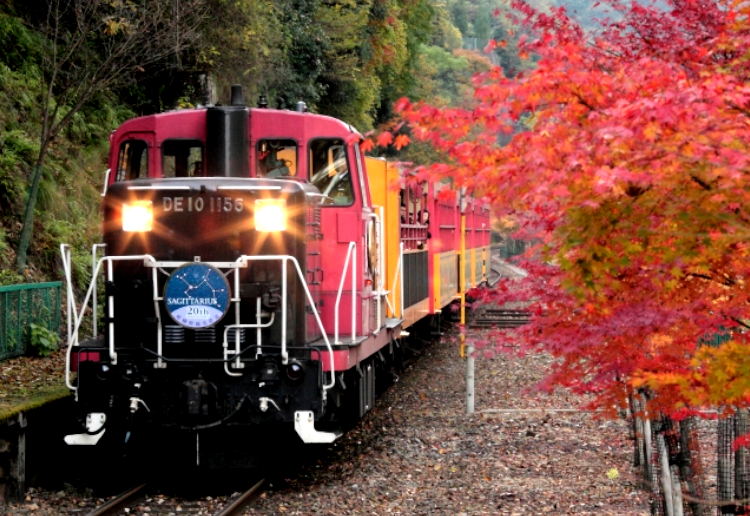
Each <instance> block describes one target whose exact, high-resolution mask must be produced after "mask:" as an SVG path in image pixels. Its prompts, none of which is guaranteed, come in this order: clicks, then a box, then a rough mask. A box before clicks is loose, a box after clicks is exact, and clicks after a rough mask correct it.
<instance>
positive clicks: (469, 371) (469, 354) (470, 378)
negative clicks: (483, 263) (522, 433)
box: [459, 188, 474, 414]
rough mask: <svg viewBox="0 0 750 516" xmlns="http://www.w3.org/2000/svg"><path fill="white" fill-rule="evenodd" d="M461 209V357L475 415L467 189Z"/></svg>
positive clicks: (468, 404) (468, 409) (468, 402)
mask: <svg viewBox="0 0 750 516" xmlns="http://www.w3.org/2000/svg"><path fill="white" fill-rule="evenodd" d="M459 199H460V201H459V208H460V213H461V251H460V253H461V254H460V256H461V259H460V260H459V264H460V268H461V270H460V272H459V283H460V285H459V292H460V293H461V355H462V356H463V354H464V350H466V413H467V414H473V413H474V344H473V342H471V341H470V342H469V347H468V349H467V348H466V205H467V201H466V188H461V193H460V198H459Z"/></svg>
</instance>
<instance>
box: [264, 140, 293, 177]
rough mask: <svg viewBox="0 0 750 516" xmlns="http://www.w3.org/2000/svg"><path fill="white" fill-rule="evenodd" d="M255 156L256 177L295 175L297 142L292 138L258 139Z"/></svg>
mask: <svg viewBox="0 0 750 516" xmlns="http://www.w3.org/2000/svg"><path fill="white" fill-rule="evenodd" d="M257 156H258V162H257V168H256V170H257V171H258V177H296V176H297V142H295V141H294V140H260V141H259V142H258V153H257Z"/></svg>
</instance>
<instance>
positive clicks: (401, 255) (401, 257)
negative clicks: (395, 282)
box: [398, 242, 404, 319]
mask: <svg viewBox="0 0 750 516" xmlns="http://www.w3.org/2000/svg"><path fill="white" fill-rule="evenodd" d="M398 262H399V265H400V266H401V267H400V270H399V277H400V278H401V294H400V296H399V298H400V300H401V318H402V319H403V318H404V243H403V242H401V243H400V244H399V248H398Z"/></svg>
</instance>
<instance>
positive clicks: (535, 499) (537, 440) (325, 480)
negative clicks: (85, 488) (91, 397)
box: [0, 331, 650, 516]
mask: <svg viewBox="0 0 750 516" xmlns="http://www.w3.org/2000/svg"><path fill="white" fill-rule="evenodd" d="M470 338H471V335H470ZM549 363H550V359H549V358H548V357H546V356H540V355H536V356H532V355H527V356H525V357H523V358H519V357H516V356H510V355H497V356H494V357H491V358H484V357H482V358H477V360H476V374H475V376H476V381H475V383H476V402H475V408H476V413H475V414H473V415H466V414H465V411H466V409H465V398H466V396H465V370H466V362H465V360H463V359H461V358H460V356H459V346H458V343H457V338H456V332H455V331H453V332H451V333H449V334H446V335H445V336H444V337H443V339H442V341H441V342H437V343H435V344H433V345H432V346H430V347H428V348H426V349H424V350H423V351H422V356H421V357H419V358H418V359H416V360H415V361H413V362H412V364H411V365H410V366H409V367H408V368H407V369H406V370H405V371H402V372H400V373H399V376H400V377H399V381H398V382H397V383H395V384H394V385H393V386H391V387H390V388H389V389H388V390H387V391H386V392H385V393H383V394H382V395H381V397H380V398H379V399H378V401H377V403H376V405H375V407H374V408H373V410H372V411H370V413H369V414H368V415H367V416H366V417H365V419H364V420H363V421H362V422H361V423H360V424H358V425H357V426H356V427H355V428H354V429H353V430H351V431H350V432H349V433H347V434H346V435H345V436H343V437H342V438H341V439H339V440H338V441H337V442H336V443H334V444H333V445H330V446H328V447H327V448H326V447H324V446H322V447H321V450H322V451H321V452H320V453H317V454H315V456H316V457H317V458H315V459H313V460H311V461H307V462H306V465H304V466H302V467H300V468H299V470H298V471H297V472H296V473H293V474H290V476H289V478H284V479H279V478H277V479H275V480H273V485H272V486H270V487H269V488H268V490H267V491H266V492H265V493H263V495H262V496H261V498H260V499H258V500H256V501H255V502H253V503H252V504H251V505H250V507H248V508H247V509H246V510H245V514H247V515H269V516H270V515H275V516H278V515H285V516H286V515H313V514H315V515H337V516H338V515H371V514H372V515H388V514H402V515H436V514H437V515H446V516H447V515H451V516H456V515H537V514H577V515H579V514H580V515H585V514H597V515H618V516H636V515H638V516H641V515H643V516H646V515H648V514H650V511H649V510H648V505H647V501H648V500H647V496H646V493H644V492H643V491H640V490H639V489H637V488H636V487H635V486H636V479H635V474H634V471H633V468H632V452H633V442H632V440H631V439H630V438H629V432H628V425H627V423H626V422H625V421H622V420H619V421H606V420H597V419H595V418H594V417H593V416H592V415H591V414H590V413H588V412H584V411H580V410H578V407H579V406H580V405H581V403H582V400H581V399H580V398H577V397H576V396H574V395H571V394H569V393H564V392H561V393H556V394H553V395H547V394H541V393H538V392H534V391H533V389H532V387H533V386H534V384H535V383H536V382H538V381H539V380H540V379H541V378H542V376H543V374H544V371H545V370H546V368H547V366H548V365H549ZM65 491H67V492H65ZM83 496H84V497H85V495H83ZM80 497H81V491H80V487H79V488H77V489H75V490H74V489H72V488H71V489H69V490H63V491H57V492H54V491H45V490H43V489H34V490H32V491H31V492H30V493H29V495H28V497H27V498H26V500H25V501H24V502H22V503H20V504H14V505H12V506H8V507H0V513H2V514H13V515H40V516H41V515H44V516H46V515H54V514H64V513H68V514H70V513H71V509H73V508H74V507H76V505H78V503H79V502H80ZM89 503H90V502H89ZM80 505H84V504H83V503H80ZM63 508H64V509H63ZM4 510H5V512H3V511H4ZM72 512H76V511H75V510H74V509H73V510H72ZM129 514H138V515H140V514H141V513H140V512H139V511H138V510H137V509H136V510H134V511H132V512H130V513H129ZM143 514H147V513H146V512H143ZM176 514H180V513H179V512H176ZM206 514H210V511H206Z"/></svg>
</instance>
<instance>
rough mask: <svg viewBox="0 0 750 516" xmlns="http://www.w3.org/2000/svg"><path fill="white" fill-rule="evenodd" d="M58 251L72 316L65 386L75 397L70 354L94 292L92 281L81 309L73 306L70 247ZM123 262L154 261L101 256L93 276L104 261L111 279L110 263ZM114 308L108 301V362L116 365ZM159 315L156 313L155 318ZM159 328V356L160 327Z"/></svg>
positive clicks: (140, 256)
mask: <svg viewBox="0 0 750 516" xmlns="http://www.w3.org/2000/svg"><path fill="white" fill-rule="evenodd" d="M60 251H61V252H62V255H63V267H64V269H65V278H66V280H67V282H68V302H69V303H70V305H69V306H70V312H71V313H72V314H73V315H74V318H73V319H74V324H73V328H72V331H69V333H68V349H67V352H66V354H65V385H66V386H67V387H68V388H69V389H70V390H72V391H74V392H75V393H76V396H77V395H78V388H77V387H74V386H73V385H72V383H71V380H70V360H71V354H72V351H73V347H74V346H78V330H79V328H80V327H81V322H82V321H83V315H84V313H85V311H86V307H87V306H88V304H89V300H90V299H91V296H92V293H93V291H94V282H93V281H92V282H91V284H90V285H89V288H88V290H87V291H86V296H85V297H84V299H83V303H81V309H80V310H78V309H77V308H76V306H75V300H74V298H73V285H72V281H71V279H72V278H71V276H72V275H71V263H70V247H69V246H68V245H67V244H62V245H61V246H60ZM125 260H151V261H155V260H154V258H153V256H151V255H149V254H143V255H135V256H103V257H102V258H100V259H99V261H98V262H97V264H96V268H95V270H94V275H95V276H96V275H98V274H99V271H100V270H101V267H102V264H103V263H104V262H105V261H106V262H107V263H108V274H109V279H110V280H111V279H112V262H113V261H125ZM155 274H156V269H154V276H155ZM154 291H156V287H154ZM155 302H156V301H155ZM113 310H114V307H113V302H112V300H111V299H110V302H109V315H110V321H109V354H110V360H111V361H112V363H113V364H117V353H116V352H115V336H114V332H113V329H114V322H113V321H112V316H113V314H114V311H113ZM158 316H159V314H158V312H157V318H158ZM157 326H159V332H158V335H159V342H158V344H159V350H158V352H159V354H161V325H157Z"/></svg>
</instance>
